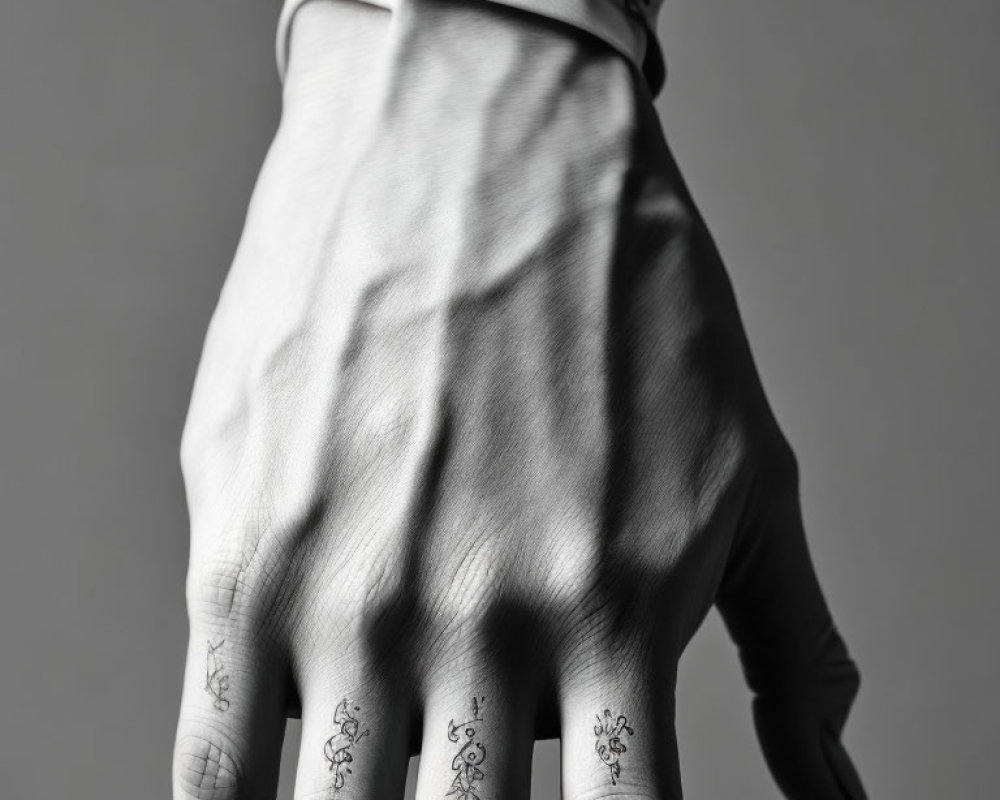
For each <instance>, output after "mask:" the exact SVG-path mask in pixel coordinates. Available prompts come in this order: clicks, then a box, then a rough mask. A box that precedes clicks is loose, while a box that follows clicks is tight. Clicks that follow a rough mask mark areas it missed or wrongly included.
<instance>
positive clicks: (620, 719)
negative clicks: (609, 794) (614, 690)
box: [594, 708, 635, 786]
mask: <svg viewBox="0 0 1000 800" xmlns="http://www.w3.org/2000/svg"><path fill="white" fill-rule="evenodd" d="M596 716H597V724H596V725H595V726H594V736H596V737H597V740H596V741H595V742H594V750H596V751H597V755H598V757H599V758H600V759H601V761H602V762H603V763H604V764H605V766H607V768H608V769H609V770H610V771H611V784H612V785H613V786H617V785H618V779H619V778H620V777H621V774H622V765H621V756H622V753H624V752H625V751H626V750H627V749H628V748H627V747H625V742H623V741H622V737H623V736H624V735H625V734H628V735H629V736H631V735H632V734H633V733H635V731H633V730H632V728H631V727H629V724H628V719H626V717H625V715H624V714H619V715H618V716H617V717H615V716H613V715H612V714H611V710H610V709H607V708H606V709H604V718H603V719H602V718H601V715H600V714H598V715H596Z"/></svg>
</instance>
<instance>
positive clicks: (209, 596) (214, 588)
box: [187, 558, 248, 620]
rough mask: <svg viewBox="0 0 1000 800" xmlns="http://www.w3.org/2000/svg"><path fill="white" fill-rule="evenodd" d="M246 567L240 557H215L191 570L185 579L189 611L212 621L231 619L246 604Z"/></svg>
mask: <svg viewBox="0 0 1000 800" xmlns="http://www.w3.org/2000/svg"><path fill="white" fill-rule="evenodd" d="M247 570H248V565H247V563H246V561H245V560H241V559H239V558H229V559H223V558H214V559H213V560H212V561H211V563H205V564H200V565H198V566H197V567H192V569H191V570H190V571H189V572H188V579H187V603H188V609H189V610H190V612H191V613H192V614H193V615H199V616H201V615H204V616H207V617H208V618H210V619H212V620H219V619H232V618H234V617H235V616H238V615H239V613H240V612H241V610H242V607H243V606H244V605H245V602H244V598H245V596H246V586H247V580H248V576H247Z"/></svg>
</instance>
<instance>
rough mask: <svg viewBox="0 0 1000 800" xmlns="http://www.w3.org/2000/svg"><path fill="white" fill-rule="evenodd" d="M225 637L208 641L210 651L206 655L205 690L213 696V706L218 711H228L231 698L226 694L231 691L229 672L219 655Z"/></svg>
mask: <svg viewBox="0 0 1000 800" xmlns="http://www.w3.org/2000/svg"><path fill="white" fill-rule="evenodd" d="M225 643H226V640H225V639H220V640H219V641H218V642H213V641H212V640H211V639H209V641H208V652H207V653H206V655H205V691H206V692H208V693H209V694H210V695H211V696H212V706H213V707H214V708H215V709H216V710H217V711H226V710H227V709H228V708H229V700H228V699H227V698H226V695H227V694H228V693H229V673H227V672H226V665H225V664H224V663H223V661H222V657H221V656H220V655H219V651H220V650H222V646H223V645H224V644H225Z"/></svg>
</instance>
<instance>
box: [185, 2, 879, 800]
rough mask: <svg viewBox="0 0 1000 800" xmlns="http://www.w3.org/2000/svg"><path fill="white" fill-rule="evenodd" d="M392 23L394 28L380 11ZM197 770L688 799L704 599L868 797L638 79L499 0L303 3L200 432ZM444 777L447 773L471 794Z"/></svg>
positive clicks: (194, 406) (190, 693)
mask: <svg viewBox="0 0 1000 800" xmlns="http://www.w3.org/2000/svg"><path fill="white" fill-rule="evenodd" d="M390 19H391V21H390ZM181 462H182V467H183V471H184V477H185V485H186V488H187V496H188V505H189V509H190V517H191V560H190V568H189V576H188V585H187V595H188V606H189V614H190V624H191V640H190V651H189V658H188V668H187V672H186V678H185V689H184V697H183V701H182V708H181V717H180V722H179V725H178V734H177V745H176V750H175V770H174V775H175V778H174V797H175V800H185V799H187V798H203V799H204V798H209V799H210V800H233V799H235V798H239V799H240V800H243V798H268V797H273V795H274V790H275V786H276V782H277V765H278V757H279V753H280V746H281V735H282V730H283V721H284V718H285V716H286V715H298V714H301V716H302V721H303V730H302V742H303V745H302V753H301V756H300V763H299V768H298V774H297V780H296V795H297V797H300V798H319V797H331V796H337V797H346V798H365V799H366V800H367V799H369V798H370V799H371V800H374V799H375V798H395V797H402V788H403V781H404V778H405V772H406V766H407V758H408V756H409V755H410V754H411V753H415V752H422V754H423V758H422V760H421V770H420V774H419V777H418V786H417V797H418V800H431V798H444V797H458V798H460V800H465V799H466V798H472V797H478V798H481V799H482V800H493V799H494V798H527V797H528V788H529V778H530V768H531V764H530V759H531V751H532V743H533V741H534V739H536V738H543V737H553V736H561V738H562V748H563V756H562V758H563V796H564V797H565V798H567V799H569V798H572V799H573V800H577V799H582V798H587V799H588V800H591V799H592V798H599V797H643V798H679V797H680V796H681V785H680V767H679V764H678V761H677V749H676V740H675V736H674V727H673V708H674V682H675V675H676V668H677V662H678V659H679V657H680V654H681V652H682V651H683V649H684V646H685V645H686V643H687V642H688V640H689V639H690V637H691V636H692V635H693V634H694V632H695V630H696V629H697V627H698V625H699V624H700V623H701V621H702V620H703V618H704V616H705V614H706V613H707V612H708V610H709V609H710V608H711V606H712V604H713V603H718V604H719V606H720V608H721V610H722V612H723V615H724V618H725V620H726V622H727V625H728V626H729V628H730V630H731V632H732V633H733V635H734V638H735V639H736V642H737V644H738V645H739V647H740V654H741V658H742V659H743V662H744V667H745V671H746V674H747V679H748V683H749V685H750V687H751V688H752V689H753V691H754V692H755V694H756V699H755V701H754V713H755V719H756V721H757V725H758V731H759V732H760V735H761V743H762V746H763V749H764V753H765V756H766V757H767V759H768V763H769V764H770V766H771V768H772V770H773V772H774V774H775V777H776V779H777V781H778V783H779V785H780V786H781V788H782V789H783V791H784V792H785V794H786V795H787V796H788V797H792V798H809V799H810V800H827V798H830V799H831V800H832V799H833V798H837V799H838V800H839V799H841V798H854V800H857V798H862V797H863V796H864V793H863V790H862V789H861V786H860V783H859V782H858V779H857V776H856V775H855V774H854V771H853V768H852V767H851V765H850V761H849V760H848V758H847V756H846V754H845V753H844V751H843V749H842V748H841V746H840V744H839V733H840V730H841V728H842V726H843V723H844V720H845V717H846V714H847V711H848V708H849V706H850V703H851V701H852V700H853V697H854V694H855V692H856V690H857V685H858V675H857V671H856V669H855V668H854V665H853V664H852V662H851V661H850V659H849V658H848V656H847V652H846V650H845V648H844V645H843V642H842V641H841V639H840V637H839V636H838V635H837V633H836V631H835V629H834V627H833V624H832V622H831V620H830V617H829V614H828V611H827V609H826V606H825V604H824V602H823V598H822V595H821V594H820V590H819V587H818V585H817V583H816V579H815V575H814V572H813V569H812V566H811V564H810V561H809V557H808V552H807V549H806V544H805V538H804V535H803V531H802V527H801V519H800V513H799V508H798V499H797V498H798V487H797V471H796V464H795V459H794V457H793V455H792V451H791V450H790V448H789V446H788V444H787V443H786V441H785V439H784V437H783V436H782V434H781V432H780V430H779V428H778V426H777V424H776V423H775V420H774V419H773V416H772V415H771V412H770V410H769V408H768V405H767V402H766V400H765V398H764V395H763V392H762V389H761V386H760V384H759V381H758V379H757V376H756V371H755V369H754V366H753V362H752V359H751V356H750V352H749V349H748V346H747V343H746V340H745V336H744V333H743V330H742V326H741V323H740V320H739V314H738V312H737V309H736V304H735V301H734V298H733V294H732V291H731V288H730V284H729V281H728V278H727V276H726V273H725V269H724V267H723V265H722V264H721V262H720V260H719V257H718V254H717V252H716V250H715V247H714V245H713V243H712V241H711V238H710V236H709V234H708V232H707V230H706V228H705V225H704V223H703V221H702V220H701V218H700V216H699V215H698V212H697V210H696V208H695V206H694V204H693V202H692V200H691V198H690V196H689V194H688V191H687V189H686V188H685V186H684V183H683V180H682V179H681V176H680V174H679V172H678V170H677V168H676V165H675V164H674V161H673V158H672V156H671V154H670V152H669V149H668V148H667V145H666V142H665V141H664V139H663V134H662V131H661V129H660V126H659V122H658V120H657V118H656V114H655V110H654V108H653V104H652V100H651V98H650V97H649V94H648V91H647V90H646V88H645V87H644V86H643V84H642V82H641V79H640V77H639V76H638V75H637V73H636V72H635V71H634V70H633V68H632V67H630V66H629V65H628V64H627V62H626V61H625V60H624V59H623V58H622V57H621V56H619V55H618V54H616V53H615V52H613V51H612V50H611V49H610V48H609V47H607V46H606V45H604V44H603V43H601V42H599V41H597V40H596V39H593V38H592V37H589V36H587V35H585V34H582V33H579V32H576V31H572V30H569V29H568V28H566V27H564V26H561V25H559V24H557V23H553V22H549V21H546V20H541V19H539V18H537V17H531V16H530V15H527V14H524V13H521V12H515V11H512V10H511V9H507V8H501V7H497V6H493V5H490V4H481V3H473V2H464V3H456V2H449V1H448V0H408V2H407V3H405V4H404V5H403V7H402V9H401V10H399V11H397V12H395V13H394V15H392V16H391V18H390V15H389V14H388V13H387V12H385V11H383V10H380V9H375V8H370V7H367V6H362V5H359V4H354V3H348V2H328V0H313V2H311V3H309V4H306V5H305V6H303V8H302V9H301V10H300V11H299V13H298V15H297V18H296V20H295V22H294V24H293V28H292V41H291V60H290V65H289V73H288V76H287V78H286V83H285V95H284V111H283V116H282V123H281V127H280V130H279V131H278V134H277V136H276V138H275V141H274V144H273V146H272V148H271V151H270V152H269V154H268V158H267V161H266V163H265V165H264V167H263V169H262V171H261V175H260V178H259V181H258V185H257V187H256V189H255V192H254V196H253V199H252V202H251V205H250V208H249V210H248V214H247V220H246V227H245V231H244V235H243V238H242V240H241V242H240V246H239V249H238V252H237V254H236V257H235V259H234V263H233V265H232V269H231V271H230V274H229V276H228V278H227V280H226V284H225V287H224V289H223V291H222V294H221V296H220V298H219V303H218V307H217V309H216V312H215V315H214V316H213V319H212V322H211V325H210V329H209V331H208V335H207V337H206V342H205V348H204V352H203V356H202V361H201V365H200V368H199V371H198V376H197V379H196V383H195V387H194V392H193V397H192V401H191V407H190V412H189V416H188V419H187V423H186V426H185V430H184V435H183V440H182V445H181ZM456 787H457V788H456Z"/></svg>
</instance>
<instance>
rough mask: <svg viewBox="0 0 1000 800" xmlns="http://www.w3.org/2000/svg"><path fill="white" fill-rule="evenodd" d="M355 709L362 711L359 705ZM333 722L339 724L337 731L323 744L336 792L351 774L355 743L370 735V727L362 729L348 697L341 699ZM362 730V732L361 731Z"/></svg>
mask: <svg viewBox="0 0 1000 800" xmlns="http://www.w3.org/2000/svg"><path fill="white" fill-rule="evenodd" d="M352 708H353V710H354V711H360V710H361V709H360V708H359V707H358V706H353V707H352ZM333 724H334V725H336V726H337V730H336V732H335V733H334V734H333V736H331V737H330V738H329V739H327V740H326V744H325V745H324V746H323V755H324V756H326V760H327V761H329V762H330V771H331V772H333V790H334V791H335V792H336V791H338V790H340V789H342V788H343V786H344V780H345V778H346V776H347V775H349V774H351V768H350V767H349V766H348V764H350V763H351V762H353V761H354V755H353V754H352V753H351V750H352V749H353V747H354V745H356V744H357V743H358V742H359V741H361V739H363V738H364V737H366V736H367V735H368V729H367V728H366V729H365V730H363V731H362V730H361V723H360V722H359V721H358V718H357V717H355V716H354V715H353V714H351V712H350V711H348V710H347V698H346V697H345V698H344V699H343V700H341V701H340V705H339V706H337V710H336V712H334V715H333ZM359 731H360V732H359Z"/></svg>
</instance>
